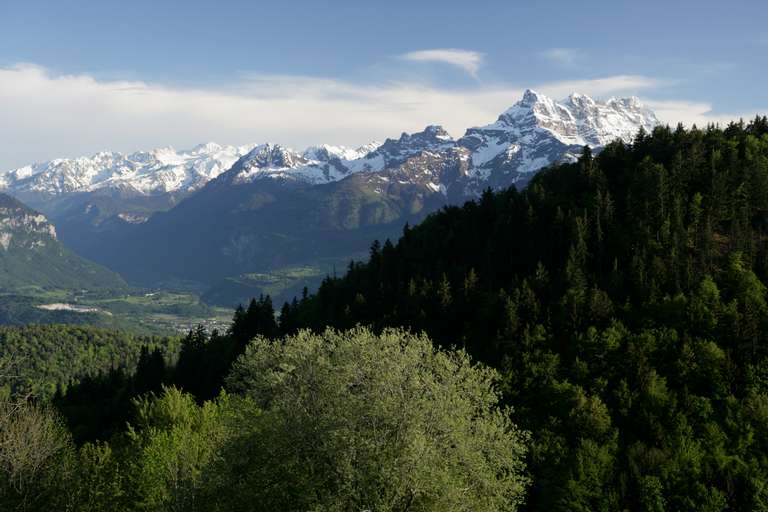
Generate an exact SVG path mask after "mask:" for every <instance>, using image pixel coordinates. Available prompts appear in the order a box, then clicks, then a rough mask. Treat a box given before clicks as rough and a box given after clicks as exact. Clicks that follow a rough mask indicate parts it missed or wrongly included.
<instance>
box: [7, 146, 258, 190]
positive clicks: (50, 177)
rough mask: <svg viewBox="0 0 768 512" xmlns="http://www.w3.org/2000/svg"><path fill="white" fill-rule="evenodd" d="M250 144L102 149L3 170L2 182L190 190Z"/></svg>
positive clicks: (29, 186) (21, 186) (15, 186)
mask: <svg viewBox="0 0 768 512" xmlns="http://www.w3.org/2000/svg"><path fill="white" fill-rule="evenodd" d="M252 148H253V146H239V147H236V146H220V145H218V144H215V143H208V144H201V145H199V146H196V147H194V148H192V149H190V150H186V151H176V150H174V149H173V148H170V147H167V148H159V149H154V150H151V151H138V152H136V153H132V154H129V155H125V154H122V153H113V152H101V153H97V154H96V155H93V156H92V157H81V158H74V159H57V160H51V161H49V162H43V163H39V164H33V165H28V166H25V167H21V168H19V169H14V170H12V171H9V172H6V173H2V174H0V188H2V189H5V190H7V191H8V192H10V193H12V194H15V193H21V195H25V194H26V195H29V194H38V195H42V196H50V197H55V196H61V195H65V194H71V193H80V192H93V191H96V190H99V189H114V190H120V191H123V192H125V193H134V194H138V195H153V194H155V195H158V194H167V193H171V192H190V191H193V190H196V189H198V188H200V187H202V186H203V185H205V184H206V183H207V182H208V181H210V180H211V179H213V178H215V177H216V176H218V175H219V174H221V173H222V172H224V171H226V170H227V169H229V168H230V167H232V164H234V163H235V162H236V161H237V160H238V159H239V158H240V157H242V156H243V155H245V154H247V153H248V152H249V151H250V150H251V149H252Z"/></svg>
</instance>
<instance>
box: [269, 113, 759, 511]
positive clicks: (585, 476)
mask: <svg viewBox="0 0 768 512" xmlns="http://www.w3.org/2000/svg"><path fill="white" fill-rule="evenodd" d="M766 284H768V119H766V118H758V119H756V120H755V121H753V122H752V123H750V124H749V125H747V126H744V125H743V124H731V125H729V126H728V127H727V128H725V129H717V128H714V127H711V128H708V129H706V130H695V129H694V130H690V131H686V130H684V129H683V128H677V129H675V130H672V129H669V128H657V129H655V130H654V132H653V134H652V135H646V134H641V135H640V136H639V137H638V138H637V140H636V141H635V143H634V144H633V145H626V144H623V143H613V144H610V145H608V146H607V147H606V148H605V149H604V150H603V151H602V152H601V153H600V155H599V156H597V157H593V156H592V155H591V153H590V152H586V153H585V154H583V155H582V156H581V158H580V160H579V161H578V163H574V164H566V165H562V166H559V167H556V168H553V169H550V170H547V171H544V172H542V173H540V174H538V175H537V176H536V177H535V178H534V179H533V180H532V182H531V183H530V185H529V186H528V187H527V188H526V189H525V190H524V191H522V192H518V191H517V190H516V189H514V188H511V189H508V190H505V191H502V192H499V193H490V192H489V193H486V194H484V195H483V196H482V198H481V199H480V200H478V201H475V202H468V203H466V204H465V205H464V206H463V207H447V208H445V209H443V210H442V211H441V212H439V213H437V214H434V215H432V216H430V217H429V218H427V219H426V220H425V221H424V222H423V223H421V224H420V225H419V226H417V227H415V228H412V229H409V230H406V231H405V232H404V234H403V236H402V237H401V238H400V240H399V241H398V242H397V244H391V243H389V242H387V243H384V244H379V243H376V244H374V245H373V247H372V248H371V252H370V259H369V261H368V262H367V263H357V264H355V265H353V266H351V267H350V269H349V271H348V273H347V274H346V275H345V276H343V277H340V278H336V279H333V278H329V279H327V280H326V281H325V282H324V283H323V285H322V286H321V287H320V289H319V291H318V293H317V294H316V295H315V296H313V297H310V298H305V299H303V300H301V301H297V302H294V303H293V305H286V306H285V307H284V308H283V312H282V315H281V328H282V330H283V331H285V332H291V331H292V330H294V329H297V328H300V327H313V328H315V329H318V330H319V329H323V328H324V327H325V326H327V325H331V326H334V327H339V328H346V327H351V326H354V325H357V324H370V325H373V326H375V327H378V328H381V327H384V326H393V325H396V326H406V327H409V328H411V329H413V330H414V331H417V332H418V331H425V332H426V333H427V334H429V335H430V337H432V339H434V340H436V341H437V342H438V343H440V344H442V345H446V346H448V345H457V346H460V347H465V348H466V349H467V350H468V351H469V352H470V353H471V354H473V355H474V356H475V357H476V358H478V359H480V360H482V361H485V362H487V363H490V364H492V365H493V366H495V367H496V368H498V369H499V371H500V372H501V374H502V378H503V382H504V384H503V386H502V390H503V392H504V395H505V399H506V401H507V403H508V404H509V405H511V406H512V407H513V408H514V414H513V418H514V421H515V422H517V423H518V424H519V425H521V426H523V427H524V428H526V429H528V430H529V431H530V432H531V433H532V436H533V444H532V448H531V452H530V454H529V460H528V463H529V467H530V468H531V471H532V476H533V487H532V488H531V491H530V494H529V496H528V498H527V500H526V506H525V509H527V510H541V511H544V510H546V511H555V510H556V511H572V510H726V509H730V510H759V509H761V508H762V507H763V506H764V503H765V499H766V495H765V489H766V488H768V487H767V486H768V462H766V461H768V430H767V429H766V424H767V423H766V420H767V419H768V379H766V375H768V287H767V286H766Z"/></svg>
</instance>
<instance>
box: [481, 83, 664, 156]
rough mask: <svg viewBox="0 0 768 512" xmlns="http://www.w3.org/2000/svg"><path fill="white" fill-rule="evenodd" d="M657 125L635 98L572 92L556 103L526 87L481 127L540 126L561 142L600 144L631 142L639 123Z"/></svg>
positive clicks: (522, 129)
mask: <svg viewBox="0 0 768 512" xmlns="http://www.w3.org/2000/svg"><path fill="white" fill-rule="evenodd" d="M658 124H659V121H658V119H656V116H655V115H654V113H653V112H652V111H651V110H649V109H646V108H645V107H643V105H642V104H641V103H640V101H639V100H638V99H637V98H635V97H630V98H611V99H609V100H608V101H605V102H601V101H596V100H594V99H592V98H590V97H589V96H587V95H584V94H579V93H572V94H571V95H570V96H568V98H566V99H565V100H563V101H562V102H558V101H555V100H553V99H552V98H549V97H548V96H545V95H543V94H540V93H537V92H536V91H533V90H531V89H527V90H526V91H525V93H524V94H523V98H522V99H521V100H520V101H519V102H517V103H515V105H513V106H512V107H510V108H509V109H507V110H506V111H505V112H504V113H502V114H501V115H500V116H499V119H498V120H497V121H496V123H493V124H491V125H488V126H485V127H482V128H485V129H487V130H498V129H502V130H504V129H511V130H514V131H516V132H519V133H520V134H523V133H525V132H530V131H532V130H536V129H541V130H547V131H549V132H550V133H551V134H552V135H553V136H554V137H556V138H557V139H558V140H560V141H561V142H563V143H564V144H578V145H590V146H604V145H605V144H607V143H609V142H611V141H612V140H615V139H622V140H624V141H625V142H631V140H632V138H633V137H634V136H635V135H636V134H637V131H638V129H639V128H640V127H641V126H642V127H643V128H645V129H646V130H651V129H653V127H655V126H656V125H658ZM482 128H481V129H482Z"/></svg>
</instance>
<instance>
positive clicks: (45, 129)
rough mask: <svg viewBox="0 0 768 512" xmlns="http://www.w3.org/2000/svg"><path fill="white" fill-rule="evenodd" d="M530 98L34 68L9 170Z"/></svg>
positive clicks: (605, 85) (19, 101) (631, 82)
mask: <svg viewBox="0 0 768 512" xmlns="http://www.w3.org/2000/svg"><path fill="white" fill-rule="evenodd" d="M532 85H533V86H534V88H535V89H536V90H538V91H540V92H542V93H544V94H548V95H551V96H554V97H557V98H560V97H564V96H566V95H567V94H569V93H570V92H573V91H578V92H582V93H584V94H589V95H592V96H598V97H604V96H608V95H614V94H638V93H640V92H642V91H649V90H653V89H654V88H656V87H659V86H661V85H664V82H663V81H659V80H656V79H653V78H649V77H643V76H631V75H620V76H613V77H605V78H599V79H594V80H580V81H563V82H552V83H544V84H532ZM522 92H523V89H522V88H519V87H515V86H511V85H507V84H496V85H476V86H473V87H471V88H465V89H444V88H439V87H434V86H428V85H420V84H413V83H406V82H388V83H377V84H375V85H370V84H358V83H352V82H348V81H341V80H333V79H326V78H316V77H300V76H275V75H256V76H251V77H247V78H246V79H245V80H243V81H241V82H239V83H237V84H235V85H232V86H230V87H227V88H217V89H188V88H179V87H168V86H163V85H158V84H149V83H145V82H140V81H105V80H97V79H95V78H93V77H91V76H89V75H54V74H51V73H50V72H48V71H47V70H45V69H43V68H40V67H36V66H33V65H17V66H13V67H9V68H1V67H0V120H2V122H0V148H2V150H3V151H0V170H4V169H11V168H14V167H19V166H22V165H25V164H28V163H31V162H35V161H43V160H48V159H52V158H60V157H76V156H81V155H89V154H93V153H95V152H97V151H101V150H114V151H123V152H127V151H135V150H138V149H150V148H154V147H159V146H165V145H173V146H175V147H177V148H186V147H192V146H194V145H195V144H198V143H201V142H207V141H216V142H220V143H225V144H245V143H259V142H279V143H281V144H286V145H289V146H292V147H295V148H297V149H302V148H304V147H306V146H308V145H311V144H319V143H332V144H345V145H350V146H354V145H358V144H363V143H366V142H369V141H370V140H372V139H378V140H383V139H385V138H386V137H397V136H398V135H399V134H400V133H401V132H403V131H409V132H411V131H417V130H421V129H422V128H423V127H424V126H426V125H427V124H433V123H437V124H442V125H443V126H445V128H446V129H447V130H448V131H449V132H450V133H452V134H453V135H454V136H461V135H463V133H464V130H465V129H466V128H467V127H470V126H477V125H480V124H486V123H489V122H492V121H493V120H494V119H496V117H497V116H498V115H499V113H501V112H502V111H503V110H505V109H506V108H507V107H509V106H510V105H512V104H513V103H515V102H516V101H518V100H519V99H520V97H521V96H522ZM657 105H659V108H660V111H661V112H662V114H664V115H666V114H668V115H669V117H670V118H673V120H674V116H678V115H679V116H682V118H683V119H684V120H687V119H688V118H691V116H692V115H696V116H699V117H707V116H708V115H709V114H708V112H709V110H708V106H706V107H707V108H704V107H703V106H700V105H698V104H680V105H677V104H672V103H657ZM651 106H653V105H651ZM697 108H698V110H697ZM697 119H698V117H697ZM665 120H666V119H665ZM670 122H672V121H670ZM675 122H676V121H675Z"/></svg>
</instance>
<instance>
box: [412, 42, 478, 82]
mask: <svg viewBox="0 0 768 512" xmlns="http://www.w3.org/2000/svg"><path fill="white" fill-rule="evenodd" d="M400 58H401V59H403V60H408V61H411V62H439V63H442V64H448V65H449V66H453V67H456V68H459V69H461V70H462V71H464V72H465V73H467V74H468V75H470V76H471V77H473V78H477V72H478V71H479V69H480V66H481V65H482V63H483V54H482V53H480V52H473V51H471V50H460V49H457V48H436V49H433V50H418V51H415V52H408V53H404V54H402V55H400Z"/></svg>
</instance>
